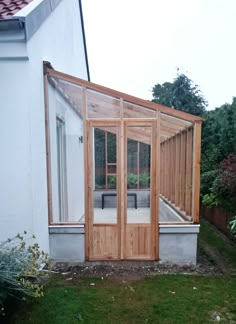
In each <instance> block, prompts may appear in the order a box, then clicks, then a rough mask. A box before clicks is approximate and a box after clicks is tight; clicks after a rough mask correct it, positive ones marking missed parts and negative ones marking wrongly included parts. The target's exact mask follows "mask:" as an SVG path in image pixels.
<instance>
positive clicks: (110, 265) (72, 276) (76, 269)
mask: <svg viewBox="0 0 236 324" xmlns="http://www.w3.org/2000/svg"><path fill="white" fill-rule="evenodd" d="M53 270H54V271H55V272H58V273H60V274H61V275H62V277H63V278H64V280H66V281H70V280H73V282H74V281H76V280H77V279H79V278H81V277H97V278H102V279H103V278H108V277H109V278H112V279H116V280H119V281H124V280H125V281H133V280H139V279H142V278H144V277H150V276H155V275H160V274H177V273H182V274H189V275H191V274H201V275H213V274H214V275H216V274H218V275H220V274H222V271H221V269H220V268H219V267H218V266H217V265H216V264H214V263H213V262H211V261H210V260H209V259H208V256H207V255H206V254H205V253H203V252H201V253H199V255H198V263H197V265H183V266H179V265H176V264H170V263H158V262H149V261H147V262H144V261H136V262H135V261H116V262H115V261H114V262H106V261H104V262H85V263H83V264H78V263H77V264H76V263H64V262H63V263H55V264H54V266H53Z"/></svg>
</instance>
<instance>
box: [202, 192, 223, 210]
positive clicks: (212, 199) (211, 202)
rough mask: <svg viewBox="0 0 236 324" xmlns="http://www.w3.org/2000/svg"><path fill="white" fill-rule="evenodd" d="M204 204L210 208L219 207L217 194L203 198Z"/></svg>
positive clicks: (206, 195) (210, 194)
mask: <svg viewBox="0 0 236 324" xmlns="http://www.w3.org/2000/svg"><path fill="white" fill-rule="evenodd" d="M202 203H203V205H206V206H208V207H217V206H218V205H219V201H218V198H217V196H216V194H215V193H213V192H211V193H209V194H205V195H204V196H203V197H202Z"/></svg>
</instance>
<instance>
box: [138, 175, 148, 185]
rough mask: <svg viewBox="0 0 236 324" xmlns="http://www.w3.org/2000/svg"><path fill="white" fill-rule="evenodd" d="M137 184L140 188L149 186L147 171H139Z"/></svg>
mask: <svg viewBox="0 0 236 324" xmlns="http://www.w3.org/2000/svg"><path fill="white" fill-rule="evenodd" d="M139 186H140V187H141V188H149V187H150V174H149V173H141V174H140V175H139Z"/></svg>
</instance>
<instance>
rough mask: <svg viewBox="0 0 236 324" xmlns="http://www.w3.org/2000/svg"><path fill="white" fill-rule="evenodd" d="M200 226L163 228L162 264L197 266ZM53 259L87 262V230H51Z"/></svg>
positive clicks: (77, 228) (68, 228)
mask: <svg viewBox="0 0 236 324" xmlns="http://www.w3.org/2000/svg"><path fill="white" fill-rule="evenodd" d="M198 233H199V225H182V226H181V225H160V236H159V239H160V240H159V249H160V262H161V263H162V262H163V263H164V262H169V263H175V264H179V265H183V264H194V265H195V264H196V260H197V238H198ZM49 242H50V256H51V258H52V259H53V260H54V261H57V262H84V261H85V255H84V250H85V237H84V227H83V226H79V227H61V226H50V227H49Z"/></svg>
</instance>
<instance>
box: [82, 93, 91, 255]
mask: <svg viewBox="0 0 236 324" xmlns="http://www.w3.org/2000/svg"><path fill="white" fill-rule="evenodd" d="M86 106H87V103H86V88H84V87H83V89H82V110H83V129H84V138H83V140H84V214H85V260H89V236H90V235H89V231H90V225H89V219H90V217H89V212H90V211H89V179H88V129H87V107H86Z"/></svg>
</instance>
